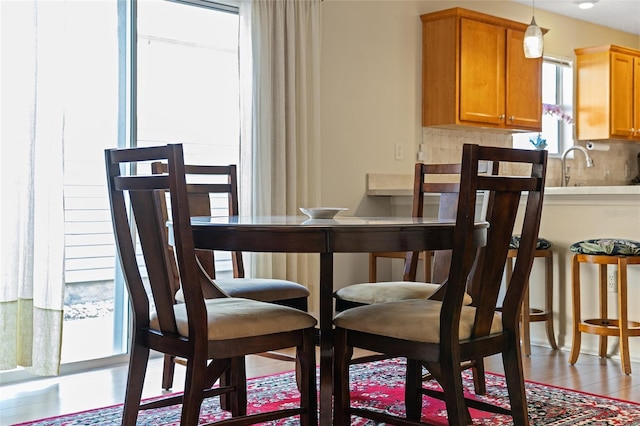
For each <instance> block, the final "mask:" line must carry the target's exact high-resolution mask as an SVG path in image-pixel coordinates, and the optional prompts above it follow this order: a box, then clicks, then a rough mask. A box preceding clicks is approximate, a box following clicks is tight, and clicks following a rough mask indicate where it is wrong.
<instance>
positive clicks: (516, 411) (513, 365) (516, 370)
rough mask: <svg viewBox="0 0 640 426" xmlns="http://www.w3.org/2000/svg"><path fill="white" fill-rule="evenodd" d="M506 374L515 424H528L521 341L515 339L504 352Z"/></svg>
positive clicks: (524, 425)
mask: <svg viewBox="0 0 640 426" xmlns="http://www.w3.org/2000/svg"><path fill="white" fill-rule="evenodd" d="M502 362H503V364H504V375H505V380H506V382H507V389H508V392H509V401H510V402H511V415H512V416H513V424H514V425H515V426H528V425H529V414H528V410H527V399H526V394H525V387H524V373H523V372H522V358H521V352H520V345H519V342H518V341H516V340H515V339H514V342H513V344H512V345H511V346H510V347H509V349H507V350H506V351H504V352H503V353H502Z"/></svg>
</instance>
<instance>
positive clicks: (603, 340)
mask: <svg viewBox="0 0 640 426" xmlns="http://www.w3.org/2000/svg"><path fill="white" fill-rule="evenodd" d="M598 269H599V272H600V273H599V276H600V278H599V279H598V283H599V288H600V318H602V319H605V318H609V315H608V306H609V300H608V295H607V293H608V288H607V265H606V264H601V265H599V266H598ZM598 355H600V357H602V358H606V357H607V336H606V335H604V334H601V335H600V346H599V348H598Z"/></svg>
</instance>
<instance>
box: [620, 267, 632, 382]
mask: <svg viewBox="0 0 640 426" xmlns="http://www.w3.org/2000/svg"><path fill="white" fill-rule="evenodd" d="M627 291H628V289H627V259H626V258H625V257H618V327H619V329H620V360H621V363H622V372H623V373H624V374H631V358H630V355H629V315H628V305H627Z"/></svg>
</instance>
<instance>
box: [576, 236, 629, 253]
mask: <svg viewBox="0 0 640 426" xmlns="http://www.w3.org/2000/svg"><path fill="white" fill-rule="evenodd" d="M569 250H570V251H571V252H573V253H580V254H594V255H602V256H640V243H639V242H637V241H632V240H620V239H614V238H599V239H596V240H582V241H578V242H577V243H573V244H571V247H569Z"/></svg>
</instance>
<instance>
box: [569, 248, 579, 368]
mask: <svg viewBox="0 0 640 426" xmlns="http://www.w3.org/2000/svg"><path fill="white" fill-rule="evenodd" d="M571 293H572V295H573V297H572V299H573V340H572V342H571V355H569V364H571V365H573V364H575V363H576V362H577V361H578V356H580V341H581V333H580V321H581V318H582V317H581V314H580V262H578V258H577V256H576V255H573V257H572V258H571Z"/></svg>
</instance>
